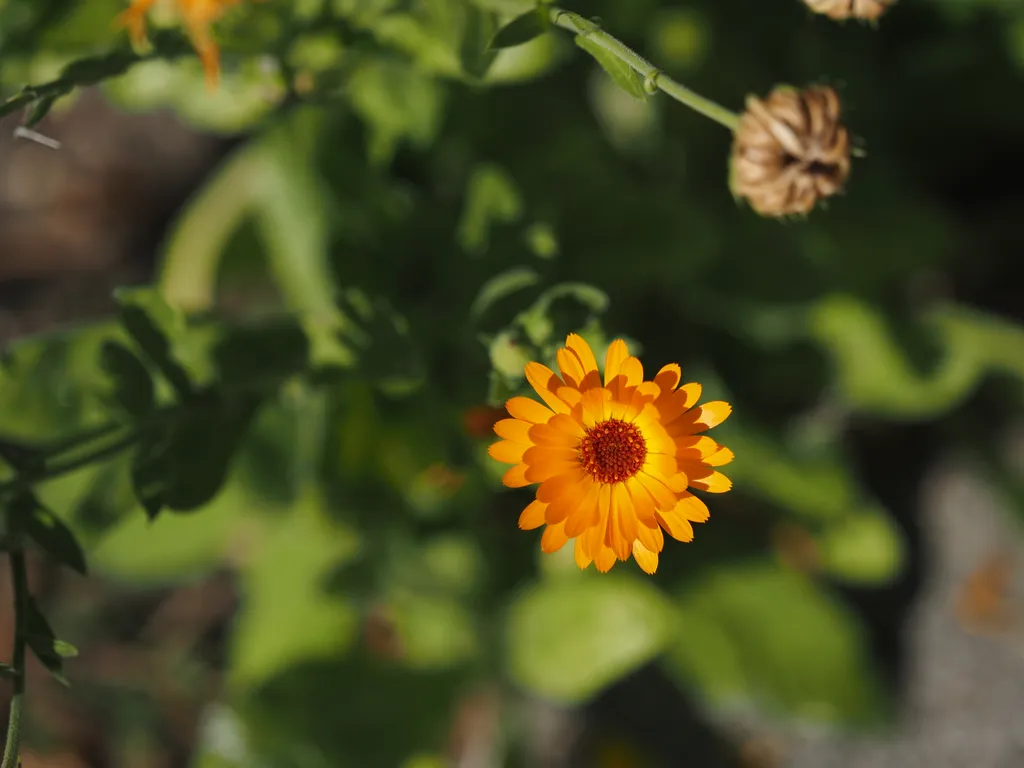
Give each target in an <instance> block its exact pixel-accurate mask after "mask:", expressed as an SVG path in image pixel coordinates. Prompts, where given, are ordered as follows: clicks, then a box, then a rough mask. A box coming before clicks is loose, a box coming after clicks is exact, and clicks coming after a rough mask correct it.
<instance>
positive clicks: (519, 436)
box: [494, 419, 532, 443]
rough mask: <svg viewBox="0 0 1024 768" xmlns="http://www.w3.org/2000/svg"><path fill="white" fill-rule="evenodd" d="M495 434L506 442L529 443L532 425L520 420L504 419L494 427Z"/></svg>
mask: <svg viewBox="0 0 1024 768" xmlns="http://www.w3.org/2000/svg"><path fill="white" fill-rule="evenodd" d="M494 432H495V434H497V435H498V437H504V438H505V439H506V440H515V441H516V442H518V443H529V442H532V441H531V440H530V436H529V432H530V423H529V422H527V421H520V420H519V419H502V420H501V421H499V422H497V423H496V424H495V425H494Z"/></svg>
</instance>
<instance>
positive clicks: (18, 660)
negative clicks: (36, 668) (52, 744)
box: [0, 549, 28, 768]
mask: <svg viewBox="0 0 1024 768" xmlns="http://www.w3.org/2000/svg"><path fill="white" fill-rule="evenodd" d="M10 559H11V586H12V589H13V591H14V658H13V660H12V663H11V666H12V667H13V669H14V695H13V696H12V697H11V713H10V717H9V719H8V721H7V743H6V744H5V745H4V759H3V763H2V764H0V768H18V763H19V761H18V747H19V745H20V742H21V713H22V709H23V705H24V699H25V635H26V634H27V632H26V627H25V622H26V621H27V620H28V572H27V570H26V568H25V553H24V552H23V551H21V550H20V549H16V550H14V551H13V552H11V558H10Z"/></svg>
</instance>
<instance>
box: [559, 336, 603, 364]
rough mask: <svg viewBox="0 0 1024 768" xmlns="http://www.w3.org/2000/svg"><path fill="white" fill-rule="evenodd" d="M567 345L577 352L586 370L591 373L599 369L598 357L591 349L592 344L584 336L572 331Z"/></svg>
mask: <svg viewBox="0 0 1024 768" xmlns="http://www.w3.org/2000/svg"><path fill="white" fill-rule="evenodd" d="M565 346H567V347H568V348H569V349H571V350H572V351H573V352H575V353H576V356H577V357H578V358H579V359H580V363H581V364H582V366H583V370H584V371H586V372H587V373H590V372H591V371H596V370H597V358H596V357H594V352H593V350H591V348H590V345H589V344H587V342H586V341H585V340H584V339H583V337H582V336H580V335H579V334H577V333H570V334H569V336H568V337H567V338H566V340H565Z"/></svg>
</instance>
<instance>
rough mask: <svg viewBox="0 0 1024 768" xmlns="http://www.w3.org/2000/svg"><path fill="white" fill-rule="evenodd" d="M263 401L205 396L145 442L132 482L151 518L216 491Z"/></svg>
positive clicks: (184, 508) (186, 507) (192, 505)
mask: <svg viewBox="0 0 1024 768" xmlns="http://www.w3.org/2000/svg"><path fill="white" fill-rule="evenodd" d="M260 404H261V400H260V399H259V398H258V397H253V396H249V395H245V396H241V395H240V396H237V397H235V398H233V399H224V398H223V397H221V396H219V395H215V394H211V395H205V396H203V398H202V399H196V400H193V402H192V404H190V406H189V407H188V408H186V409H184V410H183V411H182V412H181V413H180V414H179V415H178V417H177V418H176V419H175V420H174V421H173V422H171V423H170V424H169V425H168V426H167V427H166V428H165V429H164V431H163V432H161V433H154V435H153V436H152V438H150V439H149V440H147V441H146V442H145V443H144V444H143V446H142V447H141V448H140V450H139V452H138V454H137V456H136V462H135V464H134V465H133V468H132V471H133V485H134V487H135V489H136V492H137V493H138V495H139V500H140V502H142V503H143V505H144V506H145V507H146V510H147V512H148V513H149V515H150V516H151V517H152V516H154V515H155V514H156V512H158V511H159V508H160V507H162V506H167V507H168V508H169V509H172V510H174V511H176V512H190V511H193V510H196V509H198V508H200V507H202V506H204V505H205V504H207V503H208V502H209V501H210V500H211V499H213V497H214V496H216V495H217V493H218V492H219V491H220V489H221V486H222V485H223V484H224V480H225V479H226V477H227V473H228V470H229V468H230V466H231V462H232V459H233V458H234V455H235V452H236V450H237V449H238V446H239V444H240V443H241V441H242V439H243V437H244V436H245V433H246V431H247V429H248V427H249V424H250V422H251V421H252V418H253V416H254V415H255V413H256V410H257V409H258V408H259V406H260Z"/></svg>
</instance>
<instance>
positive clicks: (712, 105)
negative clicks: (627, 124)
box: [548, 6, 740, 131]
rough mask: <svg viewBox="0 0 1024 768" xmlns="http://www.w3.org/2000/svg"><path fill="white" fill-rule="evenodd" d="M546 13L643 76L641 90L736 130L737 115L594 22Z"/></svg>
mask: <svg viewBox="0 0 1024 768" xmlns="http://www.w3.org/2000/svg"><path fill="white" fill-rule="evenodd" d="M548 13H549V15H550V18H551V23H552V24H554V25H555V26H557V27H561V28H562V29H566V30H568V31H570V32H572V33H573V34H575V35H580V36H581V37H585V38H587V39H588V40H591V41H593V42H594V43H595V44H597V45H599V46H601V47H602V48H604V49H605V50H606V51H608V52H609V53H610V54H612V55H613V56H615V57H616V58H617V59H619V60H620V61H622V62H623V63H625V64H627V65H628V66H629V67H630V68H632V69H633V70H634V71H635V72H637V73H638V74H639V75H641V76H643V78H644V88H645V89H650V90H652V91H653V90H660V91H663V92H664V93H665V94H667V95H668V96H671V97H672V98H673V99H675V100H676V101H678V102H680V103H681V104H685V105H686V106H688V107H689V108H690V109H692V110H694V111H695V112H699V113H700V114H702V115H704V116H705V117H709V118H711V119H712V120H714V121H715V122H716V123H718V124H720V125H723V126H725V127H726V128H728V129H729V130H730V131H735V130H736V128H737V126H738V125H739V123H740V116H739V115H737V114H736V113H735V112H732V111H730V110H728V109H726V108H725V107H723V106H722V105H721V104H718V103H717V102H714V101H712V100H711V99H708V98H705V97H704V96H701V95H700V94H699V93H696V92H695V91H692V90H690V89H689V88H687V87H686V86H685V85H683V84H682V83H680V82H678V81H677V80H673V79H672V78H671V77H669V76H668V75H666V74H665V73H664V72H662V71H661V70H660V69H658V68H657V67H656V66H654V65H653V64H651V63H650V62H649V61H647V59H645V58H644V57H643V56H641V55H640V54H638V53H637V52H636V51H634V50H633V49H632V48H629V47H628V46H627V45H625V44H624V43H622V42H621V41H619V40H618V39H616V38H614V37H612V36H611V35H610V34H608V33H607V32H605V31H604V30H603V29H601V28H600V27H599V26H598V25H597V24H595V23H594V22H592V21H589V20H588V19H585V18H583V17H582V16H580V15H579V14H578V13H573V12H572V11H566V10H564V9H562V8H557V7H554V6H552V7H551V8H550V9H549V11H548Z"/></svg>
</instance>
